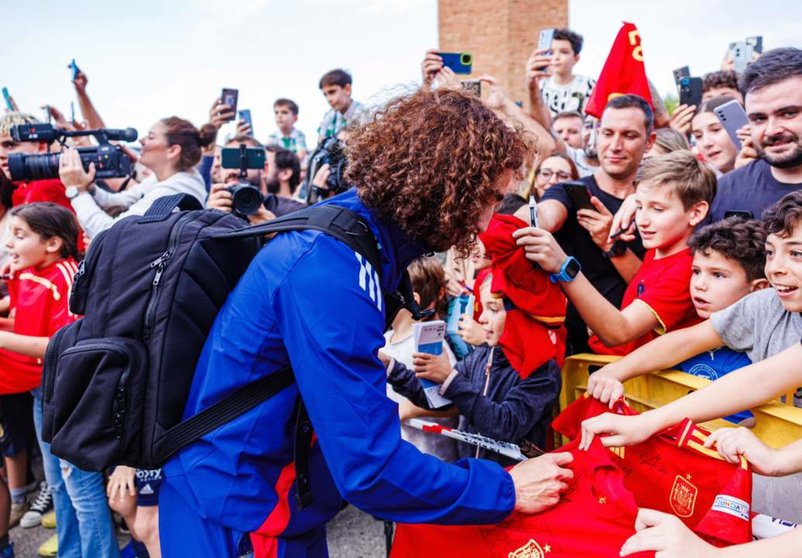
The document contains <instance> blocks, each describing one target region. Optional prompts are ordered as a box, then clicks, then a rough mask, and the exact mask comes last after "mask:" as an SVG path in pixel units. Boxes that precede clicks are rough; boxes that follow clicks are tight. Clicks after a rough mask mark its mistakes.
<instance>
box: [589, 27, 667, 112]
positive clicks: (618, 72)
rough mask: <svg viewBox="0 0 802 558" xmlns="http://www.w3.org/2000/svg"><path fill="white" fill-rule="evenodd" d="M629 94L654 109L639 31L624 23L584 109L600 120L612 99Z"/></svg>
mask: <svg viewBox="0 0 802 558" xmlns="http://www.w3.org/2000/svg"><path fill="white" fill-rule="evenodd" d="M627 94H633V95H640V96H641V97H643V98H644V99H646V102H647V103H649V105H650V106H651V107H652V109H654V104H653V103H652V95H651V93H650V92H649V82H648V81H647V80H646V70H645V68H644V66H643V49H642V48H641V44H640V34H639V33H638V28H637V27H635V25H634V24H632V23H627V22H624V25H623V26H622V27H621V30H620V31H619V32H618V36H617V37H616V38H615V42H614V43H613V48H612V49H611V50H610V54H609V55H608V56H607V62H605V63H604V68H603V69H602V71H601V74H599V79H598V80H597V81H596V87H594V88H593V93H591V95H590V99H589V100H588V104H587V105H586V106H585V112H586V113H588V114H589V115H591V116H595V117H596V118H601V115H602V112H604V107H606V106H607V103H608V102H609V101H610V99H612V98H614V97H618V96H619V95H627Z"/></svg>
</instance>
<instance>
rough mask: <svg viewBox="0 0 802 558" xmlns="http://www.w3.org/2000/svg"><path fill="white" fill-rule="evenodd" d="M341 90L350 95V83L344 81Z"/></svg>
mask: <svg viewBox="0 0 802 558" xmlns="http://www.w3.org/2000/svg"><path fill="white" fill-rule="evenodd" d="M343 91H345V94H346V95H348V96H349V97H350V96H351V84H350V83H346V84H345V87H343Z"/></svg>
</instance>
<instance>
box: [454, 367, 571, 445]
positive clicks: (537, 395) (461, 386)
mask: <svg viewBox="0 0 802 558" xmlns="http://www.w3.org/2000/svg"><path fill="white" fill-rule="evenodd" d="M560 385H561V379H560V369H559V367H558V366H557V364H556V363H555V362H554V361H553V360H550V361H548V362H547V363H546V364H544V365H543V366H541V367H540V368H538V369H537V370H535V371H534V372H533V373H532V374H530V375H529V377H528V378H526V379H525V380H521V381H520V382H519V383H518V384H516V385H515V386H513V387H512V389H510V390H509V391H508V392H507V393H506V394H505V395H504V399H503V400H501V401H498V402H497V401H493V400H492V399H490V398H488V397H485V396H483V395H482V393H481V392H480V391H478V390H477V387H476V385H475V384H474V383H472V382H471V381H470V379H469V378H468V377H467V376H466V375H465V374H458V375H457V376H456V377H455V378H454V379H453V380H452V381H451V384H449V386H448V389H446V391H445V393H444V394H443V395H444V396H445V397H447V398H449V399H451V401H453V402H454V404H455V405H456V406H457V407H459V410H460V412H461V413H462V414H463V415H464V416H465V417H466V418H467V419H468V421H469V422H470V423H471V424H472V425H473V426H475V427H476V428H477V429H478V430H479V431H480V432H481V433H482V434H484V435H485V436H490V437H491V438H496V439H499V440H506V441H508V442H514V443H518V442H520V441H521V440H523V439H524V438H525V437H526V435H527V434H528V433H529V432H530V431H531V430H532V429H533V428H534V426H535V424H536V423H537V422H538V421H539V420H540V418H541V417H542V416H543V413H544V412H545V411H547V410H549V409H551V406H552V405H553V403H554V401H555V400H556V399H557V397H558V396H559V394H560Z"/></svg>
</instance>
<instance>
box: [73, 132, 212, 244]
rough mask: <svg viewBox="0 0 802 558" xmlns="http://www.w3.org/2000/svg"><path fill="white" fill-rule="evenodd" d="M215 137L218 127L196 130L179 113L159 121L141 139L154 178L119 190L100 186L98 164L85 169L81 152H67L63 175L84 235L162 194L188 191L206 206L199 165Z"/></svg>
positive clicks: (142, 156) (135, 211)
mask: <svg viewBox="0 0 802 558" xmlns="http://www.w3.org/2000/svg"><path fill="white" fill-rule="evenodd" d="M215 136H216V132H215V130H214V129H213V128H212V127H211V125H208V124H207V125H204V126H203V127H202V128H201V129H200V130H198V129H197V128H195V126H193V125H192V123H191V122H189V121H187V120H184V119H182V118H178V117H176V116H171V117H169V118H163V119H161V120H159V121H158V122H156V124H154V125H153V127H152V128H151V129H150V131H149V132H148V135H147V136H145V137H144V138H142V140H141V144H142V151H141V153H140V158H139V162H140V163H141V164H142V165H144V166H145V167H147V168H149V169H150V170H151V171H152V172H153V174H152V176H151V177H149V179H146V180H145V181H144V182H142V183H138V184H137V183H134V184H133V185H129V187H128V188H127V189H126V190H123V191H122V192H117V193H110V192H107V191H105V190H102V189H101V188H98V187H96V186H95V185H94V179H95V167H94V164H91V165H90V166H89V171H88V172H87V171H85V170H84V168H83V165H82V164H81V158H80V156H79V155H78V152H77V151H75V150H72V149H70V150H67V151H65V152H64V153H63V154H62V155H61V160H60V163H59V164H60V168H59V176H60V177H61V181H62V182H63V183H64V186H65V187H66V193H67V197H68V198H69V199H70V201H71V202H72V207H73V208H74V209H75V213H76V214H77V216H78V221H79V222H80V223H81V227H82V228H83V229H84V231H85V232H86V234H87V235H88V236H89V237H90V238H93V237H94V236H96V235H97V234H98V233H99V232H101V231H103V230H105V229H107V228H109V227H110V226H111V225H112V224H114V222H115V221H116V220H117V219H121V218H123V217H127V216H128V215H144V213H145V212H146V211H147V210H148V208H149V207H150V206H151V205H152V204H153V202H154V201H155V200H156V199H158V198H160V197H162V196H168V195H171V194H189V195H191V196H193V197H194V198H196V199H197V200H198V202H200V204H201V205H203V204H204V203H205V201H206V186H205V183H204V181H203V177H201V175H200V173H199V172H198V171H197V170H196V168H195V167H196V165H197V164H198V163H199V162H200V159H201V153H202V149H203V148H204V147H207V146H209V145H211V144H212V143H213V142H214V140H215Z"/></svg>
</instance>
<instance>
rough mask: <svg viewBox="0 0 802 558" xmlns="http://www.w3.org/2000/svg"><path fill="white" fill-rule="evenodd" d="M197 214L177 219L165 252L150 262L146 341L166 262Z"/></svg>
mask: <svg viewBox="0 0 802 558" xmlns="http://www.w3.org/2000/svg"><path fill="white" fill-rule="evenodd" d="M199 214H200V212H195V211H193V212H192V213H187V214H186V215H182V216H181V217H179V218H178V220H177V221H176V223H175V225H173V228H172V230H171V231H170V236H169V237H168V239H167V250H166V251H165V252H164V253H163V254H162V255H161V256H159V257H158V258H156V259H155V260H153V261H152V262H150V268H151V269H155V270H156V273H155V274H154V275H153V281H152V282H151V288H150V296H149V297H148V304H147V306H146V307H145V331H144V338H145V339H146V340H147V339H149V338H150V333H151V330H152V329H153V323H154V321H155V320H156V307H157V304H158V302H159V282H160V281H161V278H162V274H163V273H164V268H165V267H167V262H168V261H169V260H170V258H172V257H173V254H174V253H175V249H176V247H177V246H178V240H179V236H180V234H181V231H182V230H183V228H184V225H186V224H187V223H188V222H190V221H191V220H193V219H195V218H196V217H197V216H198V215H199Z"/></svg>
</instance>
